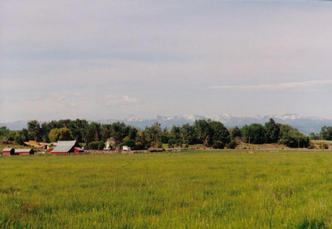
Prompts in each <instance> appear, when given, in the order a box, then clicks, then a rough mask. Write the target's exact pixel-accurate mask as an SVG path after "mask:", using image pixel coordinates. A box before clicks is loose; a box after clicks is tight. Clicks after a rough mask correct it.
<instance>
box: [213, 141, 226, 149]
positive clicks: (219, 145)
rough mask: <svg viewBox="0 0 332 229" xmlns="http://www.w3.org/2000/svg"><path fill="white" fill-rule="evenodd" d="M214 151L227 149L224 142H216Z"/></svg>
mask: <svg viewBox="0 0 332 229" xmlns="http://www.w3.org/2000/svg"><path fill="white" fill-rule="evenodd" d="M212 147H213V148H214V149H223V148H225V144H224V143H223V142H222V141H215V142H214V143H213V145H212Z"/></svg>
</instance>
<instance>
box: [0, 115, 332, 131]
mask: <svg viewBox="0 0 332 229" xmlns="http://www.w3.org/2000/svg"><path fill="white" fill-rule="evenodd" d="M270 118H273V119H274V120H275V121H276V122H278V123H282V124H288V125H291V126H293V127H295V128H297V129H298V130H299V131H301V132H302V133H304V134H309V133H311V132H315V133H318V132H320V129H321V128H322V126H332V119H324V118H317V117H309V116H303V115H299V114H284V115H264V116H254V117H239V116H232V115H229V114H220V115H212V116H202V115H177V116H160V115H158V116H157V117H155V118H151V119H139V118H135V117H131V118H126V119H106V120H95V121H96V122H99V123H103V124H108V123H112V122H117V121H120V122H124V123H126V124H127V125H132V126H135V127H137V128H140V129H143V128H145V127H146V126H151V125H153V124H154V123H155V122H159V123H160V124H161V127H162V128H170V127H172V126H173V125H175V126H180V125H183V124H186V123H189V124H192V123H194V121H195V120H199V119H211V120H216V121H220V122H222V123H224V125H225V126H226V127H228V128H230V127H235V126H239V127H242V126H243V125H246V124H251V123H260V124H264V123H265V122H268V121H269V119H270ZM27 122H28V121H15V122H3V123H0V126H7V128H9V129H11V130H20V129H23V128H26V126H27Z"/></svg>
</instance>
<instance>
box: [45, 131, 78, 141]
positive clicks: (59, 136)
mask: <svg viewBox="0 0 332 229" xmlns="http://www.w3.org/2000/svg"><path fill="white" fill-rule="evenodd" d="M48 138H49V139H50V141H52V142H56V141H63V140H73V135H72V133H71V131H70V130H69V129H68V128H66V127H64V128H59V129H58V128H54V129H52V130H51V131H50V133H49V135H48Z"/></svg>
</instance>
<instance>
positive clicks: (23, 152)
mask: <svg viewBox="0 0 332 229" xmlns="http://www.w3.org/2000/svg"><path fill="white" fill-rule="evenodd" d="M34 153H35V152H34V151H33V149H15V154H16V155H23V156H28V155H32V154H34Z"/></svg>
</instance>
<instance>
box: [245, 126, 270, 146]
mask: <svg viewBox="0 0 332 229" xmlns="http://www.w3.org/2000/svg"><path fill="white" fill-rule="evenodd" d="M241 132H242V139H243V140H244V141H245V142H247V143H251V144H263V143H265V142H266V141H265V140H266V139H265V135H266V133H265V128H264V126H263V125H261V124H257V123H254V124H251V125H245V126H243V127H242V130H241Z"/></svg>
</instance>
